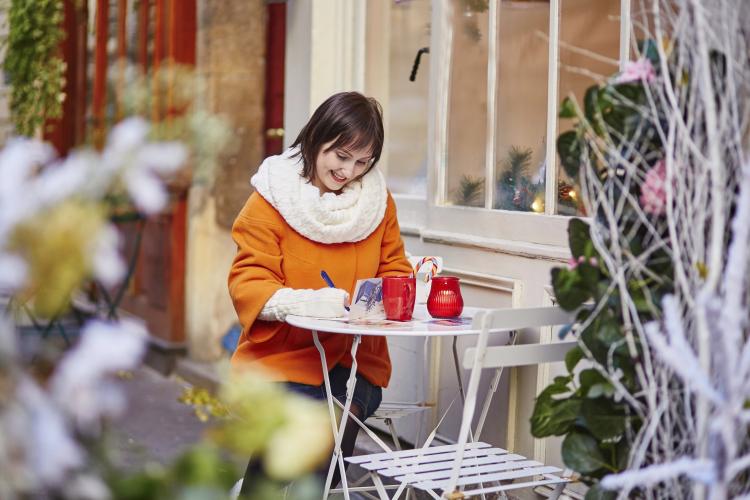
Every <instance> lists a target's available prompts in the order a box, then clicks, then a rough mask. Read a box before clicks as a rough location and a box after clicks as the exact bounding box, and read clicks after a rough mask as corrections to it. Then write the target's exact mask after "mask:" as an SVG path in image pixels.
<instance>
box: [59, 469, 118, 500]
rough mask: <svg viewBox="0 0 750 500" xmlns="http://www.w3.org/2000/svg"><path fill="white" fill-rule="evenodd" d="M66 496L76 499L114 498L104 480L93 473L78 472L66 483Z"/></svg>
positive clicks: (97, 499)
mask: <svg viewBox="0 0 750 500" xmlns="http://www.w3.org/2000/svg"><path fill="white" fill-rule="evenodd" d="M65 497H66V498H75V499H76V500H108V499H110V498H112V493H111V492H110V491H109V488H108V487H107V485H106V484H104V482H103V481H102V480H101V479H100V478H98V477H96V476H93V475H91V474H77V475H76V476H75V477H73V478H71V479H70V480H69V481H68V482H67V483H66V484H65Z"/></svg>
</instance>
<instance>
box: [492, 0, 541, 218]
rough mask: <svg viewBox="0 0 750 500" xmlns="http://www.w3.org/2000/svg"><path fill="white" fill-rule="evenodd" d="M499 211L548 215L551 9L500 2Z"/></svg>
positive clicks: (496, 184)
mask: <svg viewBox="0 0 750 500" xmlns="http://www.w3.org/2000/svg"><path fill="white" fill-rule="evenodd" d="M498 17H499V18H498V37H499V41H498V50H497V101H496V105H497V108H496V112H495V113H496V114H495V131H496V140H495V148H496V149H495V151H496V153H495V178H494V179H493V189H494V190H495V196H494V202H493V208H496V209H501V210H513V211H523V212H529V211H534V212H544V187H545V149H546V144H545V142H546V141H545V137H546V132H547V86H548V85H547V82H548V67H549V62H548V61H549V55H548V54H549V45H548V36H547V35H548V33H549V3H547V2H518V1H515V2H508V1H504V2H499V16H498Z"/></svg>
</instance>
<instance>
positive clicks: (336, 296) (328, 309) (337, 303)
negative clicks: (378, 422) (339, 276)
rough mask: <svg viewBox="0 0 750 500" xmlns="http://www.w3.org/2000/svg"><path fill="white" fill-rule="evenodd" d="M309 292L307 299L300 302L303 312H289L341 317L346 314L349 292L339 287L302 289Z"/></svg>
mask: <svg viewBox="0 0 750 500" xmlns="http://www.w3.org/2000/svg"><path fill="white" fill-rule="evenodd" d="M304 291H306V292H311V294H310V298H309V300H308V301H306V302H303V303H302V304H300V306H301V307H302V309H303V310H304V312H302V313H291V314H298V315H299V316H310V317H313V318H341V317H342V316H345V315H346V309H344V306H346V305H347V304H348V303H349V294H348V293H347V292H346V291H344V290H342V289H340V288H321V289H320V290H304Z"/></svg>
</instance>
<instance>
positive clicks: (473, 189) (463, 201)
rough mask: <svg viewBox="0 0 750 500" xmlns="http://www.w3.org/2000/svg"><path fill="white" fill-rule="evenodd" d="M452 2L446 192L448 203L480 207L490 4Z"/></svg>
mask: <svg viewBox="0 0 750 500" xmlns="http://www.w3.org/2000/svg"><path fill="white" fill-rule="evenodd" d="M451 6H452V11H453V14H452V18H451V24H452V27H453V40H452V47H451V58H450V89H449V94H448V116H447V120H448V123H447V126H448V130H447V137H446V139H447V151H446V169H447V170H446V172H445V175H446V179H445V181H446V182H445V185H446V191H447V192H446V193H445V194H446V201H447V203H448V204H453V205H464V206H477V207H479V206H484V184H485V147H486V146H485V144H486V140H487V132H486V130H487V36H488V29H487V28H488V19H489V12H488V9H489V6H488V2H487V1H483V0H472V1H468V0H452V1H451Z"/></svg>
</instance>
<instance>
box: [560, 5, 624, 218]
mask: <svg viewBox="0 0 750 500" xmlns="http://www.w3.org/2000/svg"><path fill="white" fill-rule="evenodd" d="M619 53H620V0H596V1H595V2H591V1H590V0H565V1H564V2H562V9H561V13H560V84H559V85H560V86H559V96H560V98H559V101H560V102H562V100H563V99H564V98H565V97H566V96H573V97H574V98H575V100H576V102H578V103H579V105H580V106H582V103H583V98H584V95H585V93H586V89H587V88H588V87H590V86H591V85H593V84H595V83H596V82H597V80H599V81H601V80H604V79H606V78H608V77H609V76H611V75H612V74H613V73H615V72H617V70H618V59H619ZM558 105H559V102H558ZM574 122H575V120H570V119H560V120H559V121H558V130H557V133H558V135H559V134H561V133H563V132H565V131H567V130H570V129H571V128H572V126H573V123H574ZM556 161H557V165H558V166H557V168H558V171H557V213H558V214H560V215H578V214H583V206H582V204H581V197H580V194H579V193H580V188H579V186H578V183H576V182H573V181H572V180H571V179H570V178H569V177H568V176H567V175H565V170H564V169H563V168H562V167H561V166H560V164H559V159H558V158H557V157H556Z"/></svg>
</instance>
